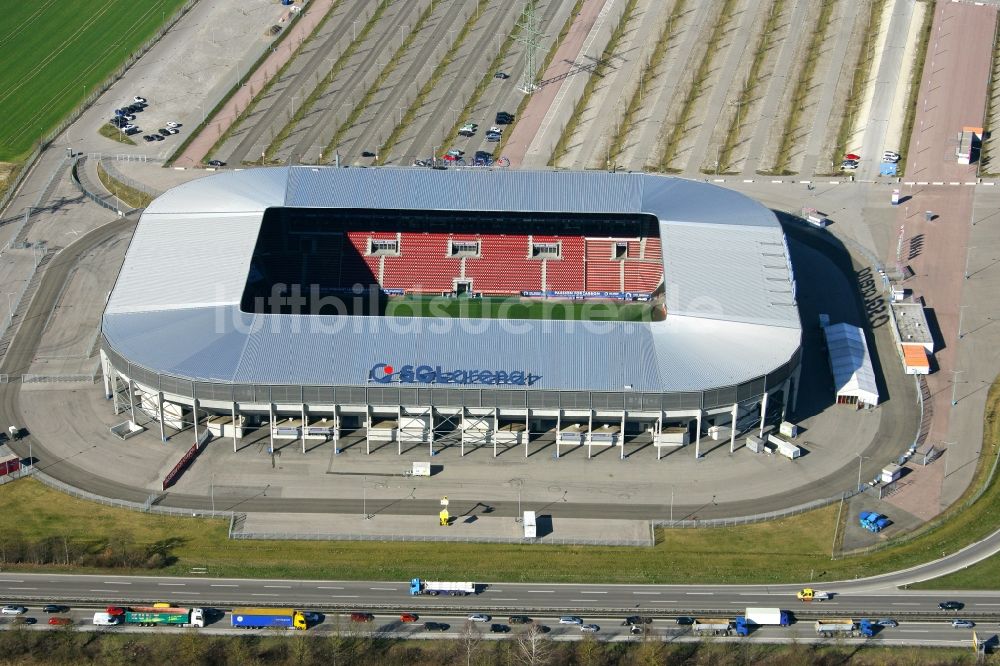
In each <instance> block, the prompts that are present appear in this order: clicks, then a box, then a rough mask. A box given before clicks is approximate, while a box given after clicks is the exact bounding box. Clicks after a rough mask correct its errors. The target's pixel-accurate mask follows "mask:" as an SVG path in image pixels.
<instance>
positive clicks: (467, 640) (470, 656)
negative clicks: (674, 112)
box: [459, 621, 483, 666]
mask: <svg viewBox="0 0 1000 666" xmlns="http://www.w3.org/2000/svg"><path fill="white" fill-rule="evenodd" d="M482 641H483V635H482V634H480V633H479V629H477V628H476V626H475V625H474V624H473V623H472V622H469V621H466V623H465V627H464V628H463V629H462V636H461V637H460V638H459V644H460V645H461V647H462V651H463V652H464V653H465V666H472V664H473V663H475V658H476V654H477V653H478V652H479V644H480V643H482Z"/></svg>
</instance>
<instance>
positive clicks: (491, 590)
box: [485, 589, 503, 592]
mask: <svg viewBox="0 0 1000 666" xmlns="http://www.w3.org/2000/svg"><path fill="white" fill-rule="evenodd" d="M485 591H486V592H503V590H493V589H490V590H485Z"/></svg>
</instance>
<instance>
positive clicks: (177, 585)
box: [157, 583, 187, 587]
mask: <svg viewBox="0 0 1000 666" xmlns="http://www.w3.org/2000/svg"><path fill="white" fill-rule="evenodd" d="M157 585H159V586H161V587H184V586H185V585H187V583H157Z"/></svg>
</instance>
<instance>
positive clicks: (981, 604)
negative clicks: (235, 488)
mask: <svg viewBox="0 0 1000 666" xmlns="http://www.w3.org/2000/svg"><path fill="white" fill-rule="evenodd" d="M11 589H14V588H11ZM972 603H973V604H975V605H976V606H1000V604H987V603H981V602H978V601H973V602H972Z"/></svg>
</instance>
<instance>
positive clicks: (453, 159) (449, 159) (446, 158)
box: [441, 153, 458, 162]
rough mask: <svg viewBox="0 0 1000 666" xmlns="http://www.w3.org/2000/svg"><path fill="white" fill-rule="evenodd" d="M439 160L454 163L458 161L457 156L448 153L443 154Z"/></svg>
mask: <svg viewBox="0 0 1000 666" xmlns="http://www.w3.org/2000/svg"><path fill="white" fill-rule="evenodd" d="M441 159H443V160H444V161H446V162H456V161H458V156H457V155H449V154H448V153H445V154H444V155H442V156H441Z"/></svg>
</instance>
